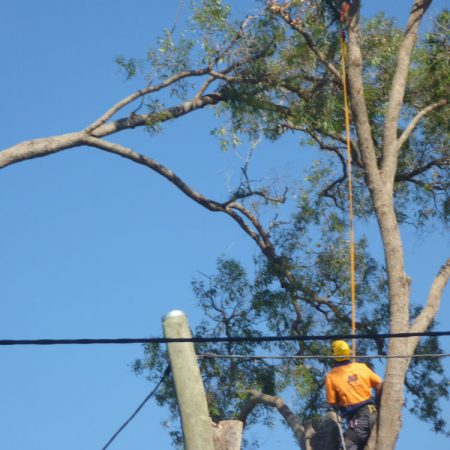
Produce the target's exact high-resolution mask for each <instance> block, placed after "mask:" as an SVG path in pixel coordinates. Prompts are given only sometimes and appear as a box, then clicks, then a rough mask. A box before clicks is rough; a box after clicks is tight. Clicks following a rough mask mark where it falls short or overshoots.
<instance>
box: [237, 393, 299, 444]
mask: <svg viewBox="0 0 450 450" xmlns="http://www.w3.org/2000/svg"><path fill="white" fill-rule="evenodd" d="M249 393H250V400H249V401H248V403H247V404H246V405H245V406H244V408H243V409H242V411H241V413H240V414H239V417H238V419H239V420H241V421H242V422H244V424H245V422H246V420H247V418H248V416H249V414H250V413H251V412H252V411H253V409H254V408H255V407H256V406H257V405H258V404H259V403H262V404H263V405H267V406H270V407H272V408H276V409H277V410H278V412H279V413H280V414H281V416H282V417H283V419H284V420H285V421H286V423H287V424H288V425H289V427H290V428H291V429H292V431H293V432H294V434H295V437H296V438H297V440H298V442H299V443H300V442H301V441H302V438H303V435H304V433H305V429H304V427H303V425H302V424H301V423H300V421H299V419H298V417H297V416H296V415H295V414H294V413H293V412H292V410H291V409H290V408H289V407H288V406H287V405H286V404H285V403H284V400H283V399H282V398H281V397H275V396H273V395H268V394H264V393H263V392H258V391H255V390H251V391H249Z"/></svg>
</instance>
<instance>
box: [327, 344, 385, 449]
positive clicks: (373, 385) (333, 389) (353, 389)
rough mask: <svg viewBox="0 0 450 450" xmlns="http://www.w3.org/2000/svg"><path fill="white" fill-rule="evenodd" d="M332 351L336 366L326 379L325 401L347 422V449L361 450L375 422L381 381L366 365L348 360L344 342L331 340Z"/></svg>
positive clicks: (347, 347)
mask: <svg viewBox="0 0 450 450" xmlns="http://www.w3.org/2000/svg"><path fill="white" fill-rule="evenodd" d="M331 349H332V353H333V356H335V357H336V365H335V367H333V369H332V370H331V371H330V372H329V373H328V375H327V376H326V378H325V388H326V396H327V402H328V403H329V404H330V405H331V406H333V407H336V408H338V410H339V412H340V413H341V414H342V415H343V416H344V417H345V418H346V419H347V421H348V429H347V430H346V431H345V433H344V440H345V448H346V450H362V449H363V448H364V446H365V445H366V443H367V441H368V439H369V436H370V430H371V428H372V426H373V424H374V423H375V421H376V417H377V408H376V404H377V403H378V402H377V400H378V399H379V397H380V395H381V389H382V385H383V382H382V379H381V378H380V377H379V376H378V375H377V374H376V373H375V372H373V371H372V370H371V369H369V367H367V365H366V364H363V363H359V362H352V361H351V359H350V347H349V345H348V344H347V343H346V342H345V341H334V342H333V343H332V344H331ZM373 389H374V390H375V397H374V396H373Z"/></svg>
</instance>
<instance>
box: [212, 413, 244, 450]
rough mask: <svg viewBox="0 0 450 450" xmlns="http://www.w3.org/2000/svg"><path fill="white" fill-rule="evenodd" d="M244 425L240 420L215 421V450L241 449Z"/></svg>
mask: <svg viewBox="0 0 450 450" xmlns="http://www.w3.org/2000/svg"><path fill="white" fill-rule="evenodd" d="M243 425H244V424H243V423H242V422H241V421H240V420H222V421H220V422H219V423H213V440H214V450H240V449H241V444H242V431H243Z"/></svg>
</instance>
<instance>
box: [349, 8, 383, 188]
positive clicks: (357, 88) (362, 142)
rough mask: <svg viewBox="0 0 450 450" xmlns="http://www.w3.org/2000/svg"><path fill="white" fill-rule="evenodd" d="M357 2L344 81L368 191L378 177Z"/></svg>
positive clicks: (351, 15) (351, 16)
mask: <svg viewBox="0 0 450 450" xmlns="http://www.w3.org/2000/svg"><path fill="white" fill-rule="evenodd" d="M360 8H361V2H360V0H355V1H354V2H353V3H352V6H351V8H350V11H349V22H348V82H349V88H350V97H351V104H352V111H353V116H354V123H355V128H356V134H357V136H358V142H359V145H358V148H359V150H360V153H361V158H362V161H363V165H364V170H365V173H366V176H367V182H368V183H367V184H368V187H369V189H370V190H371V191H373V190H374V189H376V188H377V187H380V181H381V180H380V176H379V170H378V164H377V156H376V151H375V145H374V141H373V136H372V127H371V125H370V120H369V113H368V111H367V105H366V101H365V95H364V82H363V76H362V70H363V60H362V54H361V46H360V42H361V36H360V28H359V14H360Z"/></svg>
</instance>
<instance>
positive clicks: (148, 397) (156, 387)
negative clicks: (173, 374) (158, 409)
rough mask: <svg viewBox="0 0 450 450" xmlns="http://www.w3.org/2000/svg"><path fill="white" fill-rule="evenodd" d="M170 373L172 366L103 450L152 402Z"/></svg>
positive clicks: (167, 368)
mask: <svg viewBox="0 0 450 450" xmlns="http://www.w3.org/2000/svg"><path fill="white" fill-rule="evenodd" d="M169 373H170V366H167V367H166V370H165V371H164V373H163V376H162V377H161V379H160V380H159V381H158V383H157V385H156V386H155V387H154V388H153V390H152V391H151V392H150V394H148V395H147V397H145V399H144V400H143V401H142V403H141V404H140V405H139V406H138V407H137V408H136V410H135V411H134V413H133V414H131V416H130V417H129V418H128V419H127V420H126V421H125V422H124V423H123V424H122V426H121V427H120V428H119V429H118V430H117V431H116V432H115V433H114V434H113V435H112V436H111V438H110V439H109V441H108V442H107V443H106V444H105V445H104V446H103V447H102V450H105V449H107V448H108V447H109V445H110V444H111V442H112V441H114V439H115V438H116V437H117V436H118V435H119V433H120V432H121V431H123V429H124V428H125V427H126V426H127V425H128V424H129V423H130V422H131V421H132V420H133V419H134V418H135V417H136V415H137V413H138V412H139V411H140V410H141V409H142V408H143V406H144V405H145V404H146V403H147V402H148V400H150V398H151V397H152V396H153V394H154V393H155V392H156V391H157V390H158V388H159V386H161V383H162V382H163V381H164V379H165V378H166V377H167V375H169Z"/></svg>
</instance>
